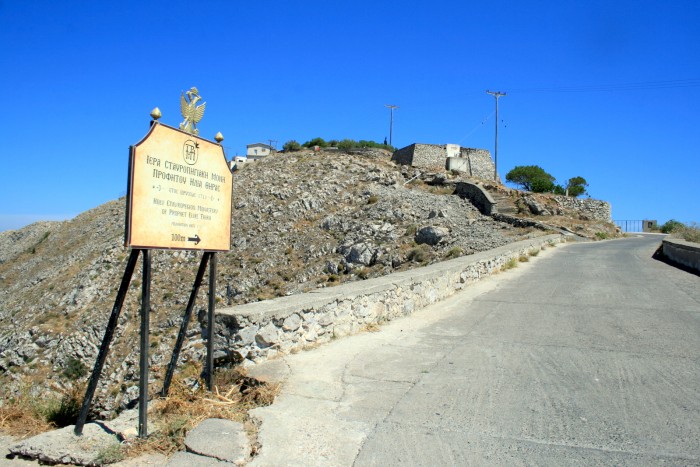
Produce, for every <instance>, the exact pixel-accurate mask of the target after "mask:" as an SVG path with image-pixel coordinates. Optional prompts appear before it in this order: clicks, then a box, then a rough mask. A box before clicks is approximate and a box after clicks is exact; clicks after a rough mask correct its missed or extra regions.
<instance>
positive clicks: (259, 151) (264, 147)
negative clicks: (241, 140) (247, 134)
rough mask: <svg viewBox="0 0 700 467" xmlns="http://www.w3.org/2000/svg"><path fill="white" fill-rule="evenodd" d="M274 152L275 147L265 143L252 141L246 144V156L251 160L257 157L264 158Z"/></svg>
mask: <svg viewBox="0 0 700 467" xmlns="http://www.w3.org/2000/svg"><path fill="white" fill-rule="evenodd" d="M275 152H277V150H276V149H275V148H273V147H272V146H270V145H269V144H265V143H253V144H248V145H246V157H247V158H248V160H249V161H251V162H255V161H256V160H258V159H264V158H265V157H267V156H269V155H270V154H272V153H275Z"/></svg>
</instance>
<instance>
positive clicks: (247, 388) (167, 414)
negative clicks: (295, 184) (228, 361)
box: [124, 368, 279, 457]
mask: <svg viewBox="0 0 700 467" xmlns="http://www.w3.org/2000/svg"><path fill="white" fill-rule="evenodd" d="M203 387H204V385H203V384H202V388H203ZM278 391H279V385H278V384H266V383H261V382H259V381H257V380H255V379H252V378H249V377H247V376H245V374H244V373H243V372H242V371H240V370H238V369H236V368H234V369H228V370H222V371H219V372H217V373H216V374H215V377H214V389H213V390H212V391H207V390H206V389H198V390H196V391H193V390H192V389H191V388H190V387H188V386H186V385H184V384H183V383H182V382H180V381H173V385H172V386H171V388H170V393H169V395H168V397H164V398H161V399H158V400H156V401H154V402H153V406H152V408H151V409H150V411H149V417H150V419H151V420H152V423H153V426H155V430H154V432H153V433H152V434H151V435H150V436H149V437H148V438H147V439H145V440H142V439H135V440H133V441H131V442H130V443H128V444H126V445H125V447H124V454H125V455H126V456H127V457H137V456H139V455H141V454H144V453H148V452H158V453H161V454H164V455H170V454H172V453H173V452H175V451H179V450H182V449H183V446H184V440H185V435H186V434H187V432H188V431H189V430H191V429H192V428H194V427H195V426H197V425H198V424H199V423H201V422H202V421H203V420H205V419H207V418H223V419H227V420H234V421H237V422H240V423H243V424H244V426H245V427H246V429H247V430H249V431H253V432H254V431H255V427H254V426H253V425H252V423H250V421H249V420H248V410H250V409H252V408H255V407H261V406H266V405H270V404H272V402H273V401H274V399H275V396H276V395H277V393H278Z"/></svg>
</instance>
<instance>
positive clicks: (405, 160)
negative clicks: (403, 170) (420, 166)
mask: <svg viewBox="0 0 700 467" xmlns="http://www.w3.org/2000/svg"><path fill="white" fill-rule="evenodd" d="M415 149H416V145H415V144H411V145H410V146H406V147H405V148H401V149H398V150H396V151H394V154H392V155H391V160H392V161H394V162H396V163H398V164H401V165H411V164H412V163H413V151H415Z"/></svg>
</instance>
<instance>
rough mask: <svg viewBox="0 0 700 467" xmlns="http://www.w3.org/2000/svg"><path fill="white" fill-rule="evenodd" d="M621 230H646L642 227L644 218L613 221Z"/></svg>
mask: <svg viewBox="0 0 700 467" xmlns="http://www.w3.org/2000/svg"><path fill="white" fill-rule="evenodd" d="M613 222H614V223H615V224H616V225H617V226H618V227H620V229H621V230H622V231H623V232H646V231H647V229H645V228H644V227H645V226H644V223H645V222H649V221H646V220H618V221H613Z"/></svg>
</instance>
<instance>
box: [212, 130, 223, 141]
mask: <svg viewBox="0 0 700 467" xmlns="http://www.w3.org/2000/svg"><path fill="white" fill-rule="evenodd" d="M214 139H215V140H216V142H217V143H221V142H222V141H223V140H224V135H222V134H221V132H218V133H217V134H216V136H214Z"/></svg>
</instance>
